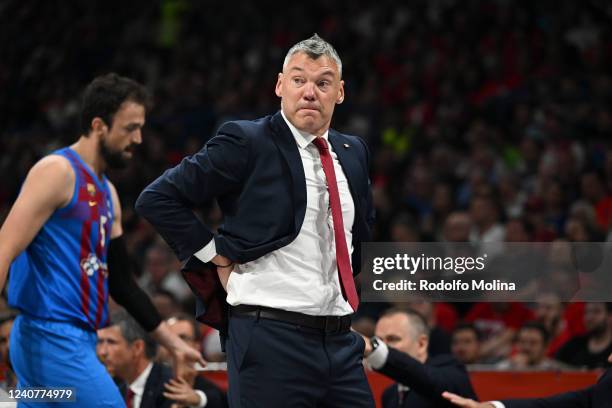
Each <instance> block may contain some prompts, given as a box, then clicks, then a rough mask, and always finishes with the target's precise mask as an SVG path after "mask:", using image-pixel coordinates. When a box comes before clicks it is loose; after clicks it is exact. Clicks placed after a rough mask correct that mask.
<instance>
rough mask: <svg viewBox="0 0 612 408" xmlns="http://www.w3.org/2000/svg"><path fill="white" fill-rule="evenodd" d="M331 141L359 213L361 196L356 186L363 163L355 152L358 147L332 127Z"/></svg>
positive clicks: (330, 131)
mask: <svg viewBox="0 0 612 408" xmlns="http://www.w3.org/2000/svg"><path fill="white" fill-rule="evenodd" d="M329 142H330V143H331V145H332V147H333V148H334V152H335V153H336V156H338V161H339V162H340V166H342V170H344V174H345V175H346V179H347V181H348V185H349V189H350V190H351V195H352V196H353V203H354V204H355V211H356V212H357V214H360V211H359V208H360V206H359V196H358V195H357V190H356V189H355V187H356V186H357V185H358V183H357V182H358V180H357V177H358V175H359V168H360V166H361V164H360V163H359V159H358V157H357V155H355V154H354V152H356V150H355V149H356V147H355V146H352V145H351V143H350V141H349V140H348V139H347V138H346V137H344V136H342V135H341V134H340V133H338V132H336V131H335V130H332V129H330V130H329Z"/></svg>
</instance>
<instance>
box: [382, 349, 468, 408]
mask: <svg viewBox="0 0 612 408" xmlns="http://www.w3.org/2000/svg"><path fill="white" fill-rule="evenodd" d="M378 371H379V372H380V373H382V374H384V375H386V376H387V377H389V378H392V379H393V380H395V381H397V382H399V383H401V384H404V385H406V386H408V387H410V388H411V389H413V390H415V391H416V392H418V393H419V394H421V395H423V396H425V397H427V398H428V399H431V400H432V401H436V403H437V404H438V405H439V406H444V407H446V406H451V405H450V403H448V401H446V400H444V399H443V398H442V392H443V391H451V392H454V393H457V394H460V395H463V396H467V397H470V398H474V397H475V395H474V393H473V390H472V389H471V387H469V388H468V387H463V386H461V383H462V380H463V379H462V378H459V377H460V375H461V374H460V373H459V372H456V373H455V372H454V370H453V369H450V368H449V369H446V368H437V367H429V366H427V365H425V364H423V363H421V362H420V361H418V360H416V359H414V358H412V357H410V356H409V355H407V354H405V353H402V352H400V351H398V350H396V349H394V348H392V347H389V355H388V356H387V362H386V363H385V365H384V366H383V367H382V368H381V369H380V370H378ZM466 376H467V374H466ZM438 405H436V406H438Z"/></svg>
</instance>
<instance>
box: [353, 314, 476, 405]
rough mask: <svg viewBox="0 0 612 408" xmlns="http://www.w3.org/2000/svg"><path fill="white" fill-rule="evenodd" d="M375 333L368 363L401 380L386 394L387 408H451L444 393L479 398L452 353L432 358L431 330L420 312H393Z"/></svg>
mask: <svg viewBox="0 0 612 408" xmlns="http://www.w3.org/2000/svg"><path fill="white" fill-rule="evenodd" d="M375 333H376V336H375V337H373V338H371V339H365V340H366V349H365V356H366V360H367V362H368V364H369V365H370V366H371V367H372V368H373V369H375V370H376V371H378V372H380V373H382V374H384V375H386V376H387V377H389V378H392V379H393V380H395V381H397V383H396V384H393V385H392V386H390V387H389V388H387V389H386V390H385V392H384V393H383V396H382V402H383V407H384V408H400V407H410V408H430V407H431V408H438V407H447V406H449V407H450V406H451V404H449V403H448V402H447V401H445V400H444V399H443V398H442V391H444V390H452V391H454V392H457V393H461V394H463V395H468V396H470V397H472V398H476V394H475V393H474V390H473V389H472V384H471V383H470V378H469V376H468V373H467V371H466V369H465V367H464V366H463V364H461V363H460V362H459V361H457V360H456V359H455V358H454V357H453V356H452V355H450V354H438V355H435V356H431V357H429V356H428V352H427V346H428V344H429V328H428V327H427V322H426V321H425V319H424V318H423V316H421V315H420V314H419V313H418V312H416V311H414V310H411V309H405V310H404V309H390V310H388V311H387V312H385V313H384V314H383V315H382V316H381V317H380V319H379V320H378V322H377V323H376V330H375Z"/></svg>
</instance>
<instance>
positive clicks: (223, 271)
mask: <svg viewBox="0 0 612 408" xmlns="http://www.w3.org/2000/svg"><path fill="white" fill-rule="evenodd" d="M211 262H212V263H213V264H215V265H216V266H217V274H218V275H219V280H220V281H221V285H223V289H225V291H226V292H227V281H228V279H229V276H230V273H232V271H233V270H234V262H232V261H230V260H229V258H226V257H224V256H223V255H216V256H215V257H214V258H213V259H211Z"/></svg>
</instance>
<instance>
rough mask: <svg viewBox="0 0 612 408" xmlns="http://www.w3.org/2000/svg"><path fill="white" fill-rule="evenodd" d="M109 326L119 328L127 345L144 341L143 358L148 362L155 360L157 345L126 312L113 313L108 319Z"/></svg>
mask: <svg viewBox="0 0 612 408" xmlns="http://www.w3.org/2000/svg"><path fill="white" fill-rule="evenodd" d="M109 326H117V327H119V331H120V332H121V335H122V336H123V338H124V339H125V341H127V343H128V344H132V343H133V342H135V341H136V340H142V341H144V344H145V356H146V357H147V358H148V359H149V360H153V358H155V355H156V354H157V343H156V342H155V340H153V338H152V337H151V336H150V335H149V334H148V333H147V332H146V331H145V330H144V329H143V328H142V326H141V325H140V324H138V323H137V322H136V320H134V318H133V317H132V316H130V315H129V314H128V313H127V312H126V311H124V310H118V311H117V312H115V313H113V314H112V315H111V318H110V324H109Z"/></svg>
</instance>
